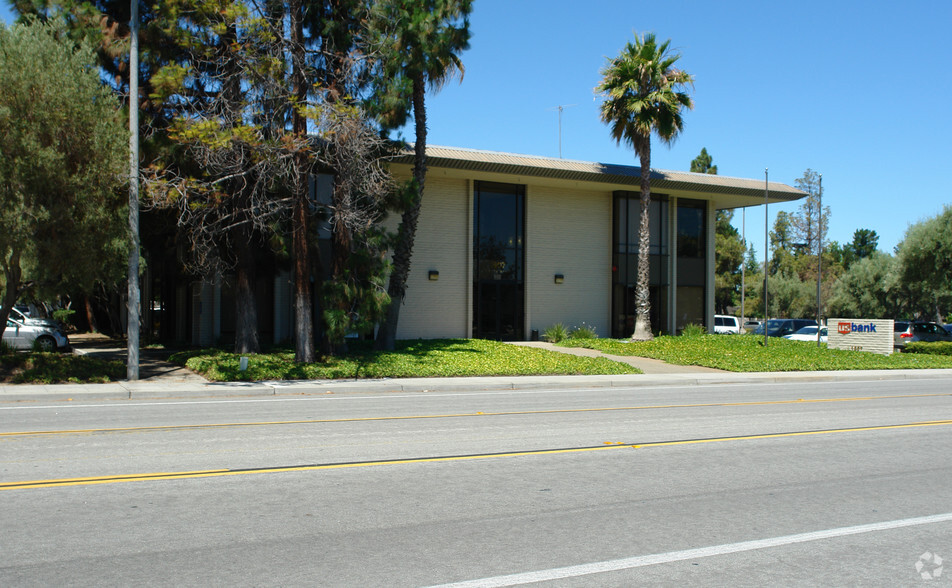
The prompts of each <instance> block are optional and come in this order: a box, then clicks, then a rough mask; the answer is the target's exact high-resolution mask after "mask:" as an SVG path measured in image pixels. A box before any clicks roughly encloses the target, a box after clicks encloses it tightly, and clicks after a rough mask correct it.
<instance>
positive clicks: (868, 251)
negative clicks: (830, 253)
mask: <svg viewBox="0 0 952 588" xmlns="http://www.w3.org/2000/svg"><path fill="white" fill-rule="evenodd" d="M878 246H879V235H877V234H876V231H873V230H870V229H856V230H855V231H854V232H853V240H852V241H851V242H850V243H847V244H846V245H845V246H843V247H842V248H841V251H840V259H841V260H842V265H843V267H844V268H845V269H849V268H850V266H851V265H852V264H853V263H855V262H857V261H859V260H861V259H866V258H867V257H870V256H871V255H872V254H873V253H875V252H876V248H877V247H878Z"/></svg>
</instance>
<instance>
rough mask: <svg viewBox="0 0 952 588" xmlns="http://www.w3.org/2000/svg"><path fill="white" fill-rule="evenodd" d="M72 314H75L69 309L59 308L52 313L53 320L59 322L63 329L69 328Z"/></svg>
mask: <svg viewBox="0 0 952 588" xmlns="http://www.w3.org/2000/svg"><path fill="white" fill-rule="evenodd" d="M74 314H76V311H75V310H71V309H69V308H59V309H57V310H54V311H53V320H54V321H57V322H59V323H60V324H62V325H63V326H65V327H68V326H70V323H71V321H72V319H73V315H74Z"/></svg>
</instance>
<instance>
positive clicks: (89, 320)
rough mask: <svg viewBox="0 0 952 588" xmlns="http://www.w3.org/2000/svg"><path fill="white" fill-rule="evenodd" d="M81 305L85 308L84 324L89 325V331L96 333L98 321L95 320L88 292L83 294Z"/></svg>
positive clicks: (94, 311)
mask: <svg viewBox="0 0 952 588" xmlns="http://www.w3.org/2000/svg"><path fill="white" fill-rule="evenodd" d="M83 307H84V309H85V310H86V324H88V325H89V332H90V333H98V332H99V323H98V322H97V321H96V309H94V308H93V302H92V300H90V299H89V295H88V294H86V295H84V296H83Z"/></svg>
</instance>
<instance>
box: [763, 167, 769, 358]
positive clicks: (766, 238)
mask: <svg viewBox="0 0 952 588" xmlns="http://www.w3.org/2000/svg"><path fill="white" fill-rule="evenodd" d="M767 170H768V168H766V167H765V168H764V347H766V346H767V321H768V320H769V319H770V314H769V313H768V312H767V308H768V306H767V273H768V272H767V263H768V262H767V254H768V251H770V233H769V230H770V222H769V218H768V216H767V195H768V194H769V193H770V188H769V184H770V182H769V180H768V178H769V175H768V173H767Z"/></svg>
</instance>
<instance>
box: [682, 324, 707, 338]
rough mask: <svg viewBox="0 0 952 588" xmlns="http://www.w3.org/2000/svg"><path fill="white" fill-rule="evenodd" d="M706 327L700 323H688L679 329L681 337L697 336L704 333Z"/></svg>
mask: <svg viewBox="0 0 952 588" xmlns="http://www.w3.org/2000/svg"><path fill="white" fill-rule="evenodd" d="M706 334H707V329H705V328H704V327H702V326H701V325H696V324H694V323H691V324H690V325H685V326H684V329H682V330H681V336H682V337H699V336H701V335H706Z"/></svg>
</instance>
